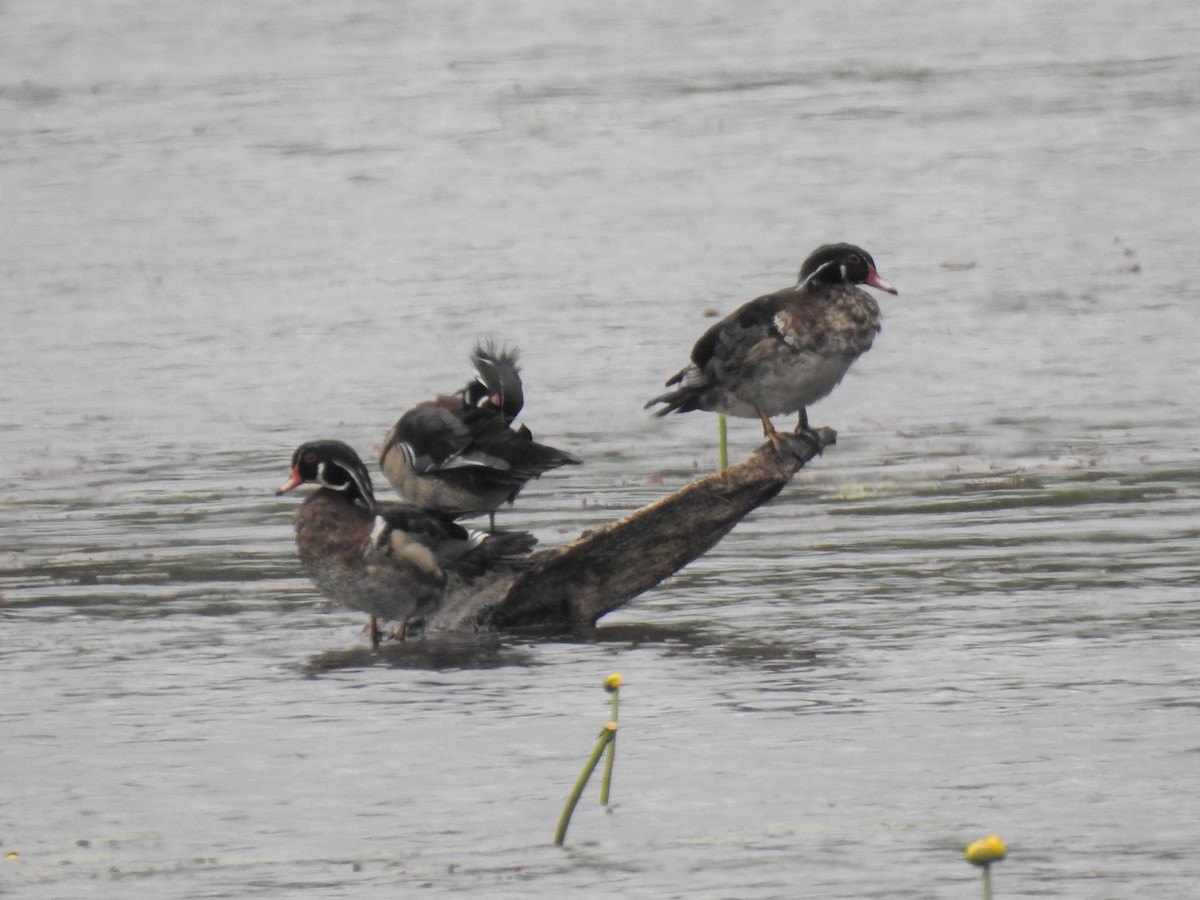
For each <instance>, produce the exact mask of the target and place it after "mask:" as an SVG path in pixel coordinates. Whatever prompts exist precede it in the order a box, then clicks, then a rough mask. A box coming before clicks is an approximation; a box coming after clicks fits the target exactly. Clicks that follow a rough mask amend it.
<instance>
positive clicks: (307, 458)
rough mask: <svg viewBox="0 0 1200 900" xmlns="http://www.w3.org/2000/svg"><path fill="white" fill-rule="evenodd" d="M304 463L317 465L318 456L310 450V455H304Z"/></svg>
mask: <svg viewBox="0 0 1200 900" xmlns="http://www.w3.org/2000/svg"><path fill="white" fill-rule="evenodd" d="M304 461H305V462H306V463H315V462H316V461H317V454H315V453H313V452H312V451H311V450H310V451H309V452H308V453H305V454H304Z"/></svg>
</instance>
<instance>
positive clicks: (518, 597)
mask: <svg viewBox="0 0 1200 900" xmlns="http://www.w3.org/2000/svg"><path fill="white" fill-rule="evenodd" d="M779 437H780V438H781V450H782V452H777V451H776V449H775V447H774V446H773V445H772V444H770V443H769V442H768V443H765V444H763V445H762V446H761V447H759V448H758V449H757V450H756V451H755V452H754V453H753V454H752V455H751V456H750V457H749V458H748V459H747V460H746V461H745V462H743V463H740V464H738V465H736V466H733V467H732V468H729V469H726V470H725V471H724V472H716V473H714V474H712V475H708V476H706V477H704V478H700V479H697V480H696V481H693V482H691V483H690V484H687V485H686V486H684V487H682V488H680V489H679V490H678V491H675V493H673V494H670V495H668V496H666V497H663V498H662V499H661V500H658V501H656V502H654V503H652V504H650V505H649V506H645V507H643V508H642V509H639V510H637V511H636V512H633V513H630V514H629V515H627V516H626V517H625V518H623V519H620V520H619V521H617V522H613V523H611V524H609V525H605V526H603V527H601V528H597V529H595V530H592V531H588V532H585V533H584V534H583V535H581V536H580V537H579V538H578V539H577V540H576V541H574V542H573V543H571V544H568V545H566V546H565V547H559V548H556V549H552V550H542V551H539V552H538V553H536V554H534V557H533V563H532V565H531V566H530V567H529V568H527V569H525V570H523V571H521V572H519V573H516V574H515V575H514V574H506V575H503V576H493V577H492V578H490V579H489V578H483V579H479V580H476V581H475V582H473V583H471V584H469V585H466V586H464V587H463V588H461V589H459V590H457V591H453V592H451V594H450V595H449V596H448V597H447V598H446V600H444V601H443V603H442V605H441V606H440V607H439V608H438V609H437V610H436V611H434V612H433V613H432V614H430V615H429V616H427V617H426V620H425V630H426V632H453V631H462V630H471V629H475V630H495V629H513V628H538V629H550V630H555V629H557V630H577V629H580V628H588V627H591V626H593V625H595V623H596V621H597V620H599V619H600V617H601V616H603V615H605V614H607V613H610V612H612V611H613V610H615V609H618V608H620V607H621V606H624V605H625V604H626V603H627V602H628V601H629V600H631V599H632V598H634V597H636V596H637V595H638V594H640V593H642V592H643V591H646V590H648V589H650V588H652V587H654V585H656V584H658V583H659V582H660V581H662V580H663V579H665V578H668V577H669V576H671V575H673V574H675V573H676V572H678V571H679V570H680V569H682V568H683V567H684V566H686V565H687V564H688V563H689V562H691V561H692V560H694V559H696V558H698V557H700V556H702V555H703V554H704V553H706V552H707V551H708V550H710V549H711V548H712V547H713V546H714V545H715V544H716V543H717V542H718V541H719V540H721V538H723V537H724V536H725V535H726V534H728V533H729V532H730V530H731V529H732V528H733V527H734V526H735V525H736V524H737V523H738V522H739V521H741V520H742V519H743V518H745V516H746V515H747V514H749V513H750V512H752V511H753V510H754V509H756V508H757V507H759V506H761V505H762V504H763V503H766V502H767V501H768V500H770V499H771V498H772V497H774V496H775V495H776V494H778V493H779V492H780V491H781V490H783V488H784V486H785V485H786V484H787V483H788V481H790V480H791V478H792V476H793V475H795V474H796V472H798V471H799V470H800V469H801V468H803V467H804V465H805V464H806V463H807V462H808V461H809V460H811V459H812V458H813V457H814V456H816V455H818V454H819V453H821V452H822V451H823V450H824V449H825V448H826V447H828V446H829V445H830V444H833V443H834V442H835V440H836V439H837V435H836V434H835V433H834V432H833V431H832V430H831V429H829V428H821V429H817V430H816V431H815V432H809V435H808V436H805V435H797V434H785V433H782V432H781V433H780V435H779Z"/></svg>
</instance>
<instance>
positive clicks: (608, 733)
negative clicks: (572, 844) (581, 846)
mask: <svg viewBox="0 0 1200 900" xmlns="http://www.w3.org/2000/svg"><path fill="white" fill-rule="evenodd" d="M616 736H617V735H616V732H615V731H613V730H612V729H611V728H607V727H606V728H604V729H602V730H601V731H600V740H598V741H597V742H596V749H595V750H593V751H592V755H591V756H589V757H588V761H587V762H586V763H585V764H584V766H583V772H581V773H580V775H579V780H578V781H576V782H575V788H574V789H573V790H572V791H571V796H569V797H567V805H566V806H565V807H563V812H562V816H561V817H560V818H559V820H558V830H557V831H555V832H554V843H555V845H556V846H559V847H561V846H562V842H563V840H564V839H565V838H566V836H567V826H568V825H570V824H571V815H572V813H574V812H575V806H576V805H577V804H578V803H579V796H580V794H582V793H583V789H584V788H585V787H586V786H587V783H588V779H589V778H591V777H592V772H594V771H595V770H596V765H597V764H598V763H599V762H600V755H601V754H602V753H604V748H605V747H607V746H608V745H609V744H610V743H611V742H612V740H613V738H615V737H616Z"/></svg>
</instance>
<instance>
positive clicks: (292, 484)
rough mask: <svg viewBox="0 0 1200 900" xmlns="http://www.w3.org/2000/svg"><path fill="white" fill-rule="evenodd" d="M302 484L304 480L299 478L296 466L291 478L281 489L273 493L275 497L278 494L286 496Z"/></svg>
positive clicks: (298, 469) (298, 470) (298, 468)
mask: <svg viewBox="0 0 1200 900" xmlns="http://www.w3.org/2000/svg"><path fill="white" fill-rule="evenodd" d="M302 484H304V479H303V478H301V477H300V467H299V466H297V467H296V468H294V469H292V477H291V478H289V479H288V480H287V482H286V483H285V484H284V485H283V487H281V488H280V489H279V490H277V491H276V492H275V496H276V497H278V496H279V495H280V494H286V493H287V492H288V491H290V490H292V489H293V488H298V487H299V486H300V485H302Z"/></svg>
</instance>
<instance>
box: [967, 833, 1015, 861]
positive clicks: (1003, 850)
mask: <svg viewBox="0 0 1200 900" xmlns="http://www.w3.org/2000/svg"><path fill="white" fill-rule="evenodd" d="M963 855H964V856H965V857H966V860H967V862H969V863H971V864H972V865H976V866H986V865H989V864H991V863H994V862H999V861H1000V860H1002V859H1004V857H1005V856H1007V855H1008V847H1006V846H1005V845H1004V841H1002V840H1001V839H1000V835H998V834H990V835H988V836H987V837H985V838H980V839H979V840H977V841H972V842H971V843H970V844H968V845H967V851H966V853H964V854H963Z"/></svg>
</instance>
